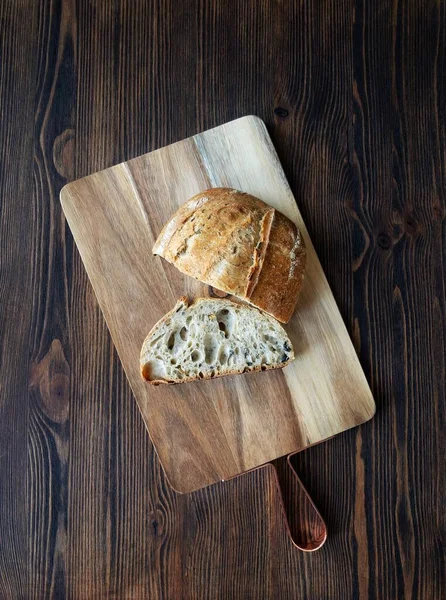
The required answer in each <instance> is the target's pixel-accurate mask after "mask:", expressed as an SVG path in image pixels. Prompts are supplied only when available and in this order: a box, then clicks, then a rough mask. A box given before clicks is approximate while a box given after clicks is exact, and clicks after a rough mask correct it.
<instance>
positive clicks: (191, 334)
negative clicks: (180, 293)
mask: <svg viewBox="0 0 446 600" xmlns="http://www.w3.org/2000/svg"><path fill="white" fill-rule="evenodd" d="M293 358H294V351H293V347H292V344H291V341H290V339H289V338H288V336H287V334H286V332H285V331H284V329H283V328H282V326H281V325H280V324H279V323H278V322H277V321H276V320H275V319H273V318H271V317H270V316H269V315H266V314H264V313H261V312H260V311H258V310H257V309H255V308H253V307H251V306H249V305H247V304H236V303H235V302H231V301H230V300H220V299H215V298H199V299H197V300H195V301H194V302H193V303H192V304H189V302H188V300H187V298H185V297H184V298H180V300H179V301H178V302H177V304H176V305H175V307H174V308H173V310H171V311H170V312H169V313H167V314H166V315H165V316H164V317H163V318H162V319H161V320H160V321H158V323H157V324H156V325H155V326H154V327H153V329H152V330H151V331H150V333H149V335H148V336H147V338H146V339H145V341H144V343H143V346H142V349H141V357H140V361H141V373H142V376H143V378H144V379H145V380H146V381H149V382H150V383H152V384H154V385H158V384H161V383H184V382H186V381H194V380H197V379H211V378H213V377H222V376H224V375H235V374H237V373H246V372H248V371H264V370H266V369H276V368H278V367H284V366H286V365H287V364H288V363H289V362H290V361H291V360H293Z"/></svg>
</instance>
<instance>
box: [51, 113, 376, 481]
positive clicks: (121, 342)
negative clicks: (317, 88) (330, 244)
mask: <svg viewBox="0 0 446 600" xmlns="http://www.w3.org/2000/svg"><path fill="white" fill-rule="evenodd" d="M209 187H231V188H236V189H239V190H243V191H245V192H248V193H250V194H252V195H254V196H256V197H258V198H261V199H262V200H264V201H265V202H267V203H268V204H270V205H272V206H273V207H274V208H275V209H277V210H280V211H281V212H282V213H284V214H285V215H286V216H287V217H289V218H290V219H292V220H293V221H294V222H295V223H296V224H297V225H298V227H299V228H300V230H301V231H302V235H303V237H304V240H305V245H306V247H307V266H306V271H305V283H304V286H303V290H302V293H301V296H300V298H299V304H298V307H297V310H296V311H295V313H294V315H293V316H292V318H291V319H290V321H289V322H288V323H287V325H286V326H285V328H286V330H287V332H288V334H289V336H290V339H291V341H292V343H293V346H294V349H295V354H296V359H295V360H294V361H293V362H292V363H290V365H288V366H287V367H285V368H284V369H281V370H276V371H266V372H263V373H258V374H255V373H252V374H247V375H244V376H232V377H225V378H222V379H217V380H213V381H202V382H198V383H193V384H184V385H180V386H159V387H155V386H151V385H149V384H147V383H146V382H145V381H143V380H142V379H141V373H140V364H139V355H140V350H141V346H142V342H143V340H144V338H145V337H146V335H147V333H148V331H149V330H150V329H151V328H152V327H153V325H154V324H155V323H156V322H157V321H158V320H159V319H160V318H161V317H162V316H163V315H164V314H165V313H166V312H168V311H169V310H171V309H172V308H173V306H174V304H175V302H176V300H177V299H178V298H179V297H181V296H183V295H185V294H186V295H189V296H190V297H191V298H196V297H201V296H203V295H207V293H208V290H207V289H206V288H207V286H204V285H203V284H200V283H199V282H197V281H195V280H193V279H191V278H189V277H187V276H185V275H183V274H182V273H180V272H179V271H177V270H176V268H175V267H174V266H173V265H171V264H169V263H168V262H167V261H164V260H162V259H161V258H160V257H157V256H153V255H152V252H151V250H152V247H153V244H154V243H155V240H156V238H157V237H158V234H159V233H160V231H161V229H162V227H163V226H164V224H165V223H166V222H167V221H168V220H169V219H170V217H171V216H172V214H173V213H174V212H175V211H176V210H177V209H178V207H179V206H180V205H181V204H182V203H184V202H185V201H186V200H188V199H189V197H191V196H194V195H195V194H196V193H198V192H199V191H202V190H203V189H207V188H209ZM61 201H62V207H63V210H64V213H65V215H66V217H67V219H68V223H69V225H70V229H71V231H72V233H73V236H74V239H75V242H76V244H77V247H78V248H79V251H80V254H81V257H82V260H83V262H84V265H85V268H86V270H87V273H88V275H89V278H90V281H91V283H92V286H93V289H94V291H95V293H96V296H97V298H98V301H99V305H100V307H101V309H102V311H103V313H104V316H105V319H106V321H107V325H108V327H109V329H110V332H111V335H112V339H113V341H114V343H115V345H116V348H117V350H118V354H119V356H120V358H121V361H122V363H123V366H124V369H125V372H126V374H127V377H128V379H129V382H130V385H131V387H132V389H133V391H134V393H135V396H136V399H137V402H138V406H139V407H140V410H141V412H142V415H143V418H144V420H145V423H146V425H147V428H148V430H149V432H150V437H151V439H152V441H153V443H154V444H155V448H156V451H157V453H158V456H159V457H160V460H161V464H162V465H163V467H164V470H165V472H166V475H167V478H168V480H169V482H170V484H171V485H172V487H173V488H174V489H175V490H177V491H179V492H191V491H193V490H196V489H198V488H201V487H204V486H205V485H209V484H211V483H215V482H216V481H220V480H222V479H229V478H231V477H234V476H235V475H237V474H239V473H242V472H243V471H248V470H250V469H253V468H255V467H258V466H260V465H263V464H264V463H266V462H268V461H270V460H274V459H276V458H278V457H280V456H283V455H284V454H289V453H291V452H295V451H297V450H301V449H303V448H305V447H306V446H309V445H311V444H315V443H317V442H320V441H321V440H323V439H326V438H329V437H332V436H333V435H335V434H337V433H339V432H341V431H344V430H345V429H349V428H350V427H353V426H354V425H359V424H360V423H363V422H364V421H367V420H368V419H370V418H371V417H372V416H373V414H374V411H375V404H374V401H373V398H372V395H371V392H370V389H369V386H368V383H367V380H366V378H365V376H364V374H363V372H362V368H361V365H360V363H359V360H358V358H357V356H356V353H355V350H354V347H353V344H352V342H351V340H350V338H349V335H348V332H347V329H346V327H345V325H344V322H343V320H342V317H341V314H340V312H339V309H338V307H337V306H336V302H335V300H334V298H333V294H332V293H331V290H330V288H329V285H328V283H327V280H326V278H325V276H324V273H323V271H322V268H321V265H320V262H319V260H318V258H317V256H316V253H315V251H314V248H313V245H312V243H311V241H310V239H309V236H308V232H307V230H306V228H305V225H304V223H303V221H302V217H301V216H300V213H299V210H298V208H297V205H296V202H295V200H294V198H293V196H292V193H291V190H290V188H289V186H288V183H287V181H286V179H285V176H284V173H283V170H282V167H281V165H280V163H279V161H278V158H277V155H276V152H275V150H274V148H273V146H272V143H271V140H270V137H269V135H268V132H267V130H266V127H265V125H264V123H263V122H262V121H261V120H260V119H259V118H257V117H253V116H248V117H243V118H241V119H236V120H235V121H232V122H230V123H227V124H225V125H221V126H219V127H216V128H214V129H211V130H209V131H206V132H204V133H201V134H198V135H196V136H194V137H193V138H189V139H187V140H184V141H181V142H177V143H176V144H173V145H172V146H168V147H166V148H162V149H160V150H156V151H155V152H152V153H149V154H145V155H143V156H140V157H138V158H135V159H133V160H131V161H128V162H125V163H121V164H120V165H117V166H115V167H111V168H109V169H106V170H105V171H102V172H100V173H95V174H94V175H90V176H88V177H85V178H83V179H81V180H79V181H75V182H73V183H70V184H68V185H67V186H65V187H64V188H63V190H62V192H61Z"/></svg>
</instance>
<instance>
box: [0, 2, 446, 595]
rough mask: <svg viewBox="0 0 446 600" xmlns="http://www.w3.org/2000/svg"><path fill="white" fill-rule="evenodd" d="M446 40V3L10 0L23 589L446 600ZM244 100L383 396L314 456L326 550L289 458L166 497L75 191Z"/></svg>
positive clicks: (3, 341) (9, 456)
mask: <svg viewBox="0 0 446 600" xmlns="http://www.w3.org/2000/svg"><path fill="white" fill-rule="evenodd" d="M445 34H446V21H445V2H443V1H441V0H440V1H436V2H435V1H433V0H424V1H418V0H413V1H412V0H407V1H404V2H403V1H402V0H399V1H398V0H394V1H393V2H385V1H382V2H366V1H365V0H357V1H356V2H355V1H354V0H327V1H317V0H308V1H307V0H302V1H301V0H299V1H297V0H296V1H294V0H259V1H257V0H256V1H255V0H251V1H249V2H248V1H247V2H243V1H238V2H235V1H233V0H228V1H227V2H224V1H223V0H222V1H218V0H212V1H209V2H208V1H206V0H201V1H200V2H198V1H197V2H193V1H192V0H183V1H178V2H175V1H174V0H164V1H161V2H160V1H155V0H150V1H149V0H148V1H146V2H144V1H142V0H141V1H139V0H109V1H104V2H101V1H99V0H98V1H93V0H78V1H76V0H65V1H60V0H48V1H43V0H42V1H39V0H2V1H0V193H1V197H0V202H1V206H0V235H1V239H0V252H1V254H0V269H1V270H0V305H1V317H0V365H1V378H0V598H1V599H2V600H3V599H6V598H46V597H50V598H65V597H66V598H73V599H81V598H85V599H90V598H116V599H121V598H149V599H158V598H162V599H175V600H176V599H181V598H185V599H190V598H199V599H212V600H214V599H217V598H225V599H242V600H244V599H251V598H252V599H256V600H257V599H264V598H270V599H273V600H275V599H277V600H279V599H280V600H282V599H288V598H290V599H294V598H308V599H330V600H332V599H342V600H344V599H347V598H361V599H362V598H376V599H380V600H381V599H383V600H389V599H394V598H404V599H409V598H421V599H426V600H433V599H440V598H441V597H443V598H444V597H445V594H446V590H445V579H444V575H443V572H442V567H443V566H444V564H442V559H443V557H444V554H443V547H442V539H441V517H442V510H443V513H444V500H445V495H444V487H442V479H441V475H442V474H444V449H445V447H444V441H445V438H444V428H443V425H444V409H445V404H444V398H445V389H444V386H445V354H444V339H445V328H444V323H445V295H444V290H445V288H444V275H445V272H444V269H445V263H444V258H445V257H444V248H445V246H444V242H445V237H444V221H445V176H446V172H445V171H446V170H445V148H446V146H445V115H446V110H445V109H446V105H445V93H446V86H445V78H446V75H445V73H446V61H445ZM246 114H256V115H259V116H260V117H262V118H263V119H264V120H265V122H266V124H267V126H268V129H269V131H270V133H271V136H272V138H273V141H274V143H275V145H276V148H277V150H278V152H279V155H280V158H281V160H282V162H283V165H284V168H285V171H286V173H287V176H288V177H289V180H290V183H291V185H292V188H293V191H294V193H295V195H296V197H297V198H298V202H299V206H300V209H301V211H302V213H303V216H304V219H305V220H306V223H307V225H308V227H309V230H310V234H311V236H312V238H313V241H314V244H315V246H316V250H317V251H318V253H319V256H320V259H321V261H322V264H323V267H324V269H325V272H326V274H327V277H328V280H329V282H330V284H331V286H332V289H333V292H334V295H335V297H336V300H337V302H338V304H339V307H340V310H341V312H342V315H343V317H344V319H345V322H346V324H347V327H348V330H349V332H350V334H351V337H352V339H353V340H354V343H355V346H356V348H357V351H358V354H359V356H360V359H361V363H362V365H363V367H364V370H365V373H366V375H367V378H368V380H369V382H370V385H371V387H372V390H373V393H374V395H375V398H376V403H377V408H378V411H377V414H376V417H375V418H374V420H373V421H371V422H369V423H367V424H366V425H364V426H362V427H360V428H359V429H356V430H352V431H349V432H347V433H345V434H343V435H340V436H338V437H336V438H334V439H332V440H331V441H329V442H326V443H323V444H322V445H320V446H317V447H314V448H312V449H309V450H307V451H306V452H304V453H303V454H302V455H300V456H299V457H298V458H297V459H296V460H295V463H294V464H295V467H296V469H297V471H298V472H299V473H300V475H301V476H302V479H303V481H304V483H305V484H306V485H307V487H308V489H309V491H310V493H311V494H312V496H313V498H314V500H315V501H316V503H317V505H318V507H319V508H320V511H321V513H322V514H323V516H324V517H325V519H326V521H327V524H328V527H329V539H328V541H327V543H326V545H325V547H324V548H323V549H322V550H320V551H319V552H316V553H315V554H310V555H306V554H303V553H301V552H299V551H297V550H296V549H295V548H294V547H293V546H292V544H291V542H290V540H289V539H288V537H287V533H286V530H285V526H284V520H283V516H282V513H281V511H280V507H279V505H278V502H277V492H276V489H275V487H274V482H273V480H272V478H271V476H270V474H268V473H262V472H254V473H251V474H247V475H245V476H243V477H240V478H239V479H237V480H235V481H231V482H228V483H222V484H218V485H215V486H212V487H211V488H208V489H205V490H203V491H201V492H198V493H194V494H191V495H188V496H178V495H176V494H175V493H174V492H172V491H171V490H170V489H169V487H168V485H167V483H166V480H165V478H164V476H163V473H162V472H161V469H160V465H159V462H158V460H157V457H156V455H155V453H154V450H153V447H152V446H151V444H150V441H149V438H148V435H147V433H146V430H145V428H144V425H143V422H142V419H141V418H140V415H139V413H138V410H137V408H136V404H135V402H134V400H133V398H132V394H131V392H130V389H129V386H128V384H127V382H126V379H125V376H124V374H123V371H122V368H121V366H120V363H119V360H118V358H117V355H116V352H115V351H114V348H113V345H112V343H111V340H110V336H109V334H108V331H107V328H106V326H105V323H104V320H103V318H102V315H101V313H100V311H99V308H98V305H97V303H96V300H95V297H94V295H93V292H92V289H91V287H90V285H89V283H88V280H87V276H86V273H85V271H84V269H83V266H82V263H81V261H80V258H79V254H78V252H77V250H76V247H75V246H74V243H73V239H72V236H71V234H70V231H69V229H68V227H67V225H66V222H65V220H64V217H63V215H62V212H61V207H60V203H59V191H60V189H61V187H62V186H63V185H64V184H65V183H66V182H67V181H71V180H73V179H75V178H78V177H82V176H84V175H87V174H88V173H92V172H94V171H96V170H99V169H103V168H105V167H108V166H110V165H113V164H115V163H118V162H120V161H122V160H124V159H128V158H132V157H134V156H137V155H138V154H142V153H145V152H148V151H149V150H152V149H155V148H159V147H161V146H163V145H166V144H169V143H171V142H174V141H176V140H180V139H182V138H184V137H187V136H190V135H192V134H194V133H196V132H199V131H203V130H205V129H207V128H209V127H213V126H216V125H219V124H221V123H224V122H225V121H229V120H231V119H234V118H236V117H240V116H242V115H246ZM441 446H442V451H440V448H441ZM442 503H443V506H442ZM442 586H443V587H442Z"/></svg>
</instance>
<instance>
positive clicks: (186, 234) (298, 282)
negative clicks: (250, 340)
mask: <svg viewBox="0 0 446 600" xmlns="http://www.w3.org/2000/svg"><path fill="white" fill-rule="evenodd" d="M153 253H154V254H157V255H159V256H162V257H163V258H165V259H166V260H167V261H169V262H170V263H172V264H173V265H175V266H176V267H177V268H178V269H179V270H180V271H181V272H182V273H185V274H186V275H190V276H191V277H194V278H195V279H198V280H199V281H202V282H203V283H206V284H208V285H211V286H213V287H216V288H218V289H220V290H222V291H224V292H226V293H228V294H233V295H234V296H238V297H239V298H242V299H243V300H247V301H248V302H250V303H251V304H253V305H254V306H257V307H258V308H260V309H261V310H263V311H265V312H267V313H269V314H270V315H272V316H274V317H275V318H276V319H278V320H279V321H282V323H286V322H287V321H288V320H289V319H290V317H291V315H292V314H293V312H294V308H295V306H296V302H297V298H298V295H299V291H300V289H301V287H302V282H303V276H304V270H305V262H306V252H305V245H304V241H303V239H302V236H301V234H300V232H299V230H298V228H297V227H296V225H295V224H294V223H293V222H292V221H290V220H289V219H288V218H287V217H285V216H284V215H283V214H282V213H280V212H278V211H276V210H275V209H274V208H272V207H271V206H268V205H267V204H265V203H264V202H262V200H259V199H258V198H255V197H254V196H251V195H249V194H246V193H243V192H239V191H237V190H233V189H227V188H214V189H211V190H206V191H205V192H201V193H200V194H198V195H196V196H194V197H193V198H191V199H190V200H189V201H188V202H186V203H185V204H183V205H182V206H181V207H180V208H179V209H178V211H177V212H176V213H175V214H174V215H173V216H172V218H171V219H170V221H169V222H168V223H167V224H166V225H165V226H164V228H163V230H162V231H161V233H160V235H159V237H158V239H157V241H156V243H155V245H154V247H153Z"/></svg>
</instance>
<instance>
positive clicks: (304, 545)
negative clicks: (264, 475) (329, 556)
mask: <svg viewBox="0 0 446 600" xmlns="http://www.w3.org/2000/svg"><path fill="white" fill-rule="evenodd" d="M294 454H297V452H295V453H293V454H289V455H288V456H287V458H286V460H285V458H284V457H282V458H279V459H277V460H275V461H274V462H272V463H269V464H267V465H265V467H267V468H272V470H273V472H274V476H275V479H276V483H277V488H278V491H279V497H280V502H281V505H282V509H283V512H284V515H285V519H286V523H287V528H288V533H289V535H290V537H291V540H292V542H293V544H294V545H295V546H296V547H297V548H299V550H302V551H304V552H314V551H315V550H319V548H321V547H322V546H323V545H324V543H325V540H326V539H327V526H326V524H325V522H324V520H323V518H322V517H321V515H320V514H319V511H318V510H317V508H316V507H315V505H314V503H313V501H312V500H311V498H310V496H309V495H308V492H307V490H306V489H305V487H304V486H303V484H302V482H301V480H300V479H299V477H298V475H297V473H296V471H295V470H294V467H293V466H292V464H291V457H292V456H294Z"/></svg>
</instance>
